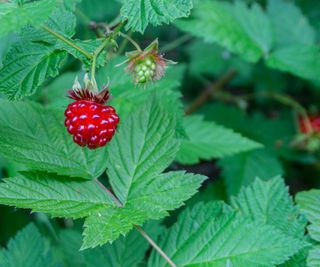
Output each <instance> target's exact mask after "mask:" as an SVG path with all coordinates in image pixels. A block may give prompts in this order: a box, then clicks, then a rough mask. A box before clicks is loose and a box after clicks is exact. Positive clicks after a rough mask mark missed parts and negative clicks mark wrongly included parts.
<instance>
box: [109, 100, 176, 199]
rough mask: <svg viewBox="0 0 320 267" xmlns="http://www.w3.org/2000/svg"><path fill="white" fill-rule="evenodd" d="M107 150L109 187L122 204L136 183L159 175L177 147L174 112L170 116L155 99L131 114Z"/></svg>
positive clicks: (169, 161)
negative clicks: (110, 186)
mask: <svg viewBox="0 0 320 267" xmlns="http://www.w3.org/2000/svg"><path fill="white" fill-rule="evenodd" d="M123 125H125V126H124V127H123V128H122V129H120V130H119V132H118V134H117V136H115V138H114V139H113V141H112V142H111V143H110V146H109V149H108V166H109V168H108V170H107V174H108V176H109V177H110V183H111V185H112V188H113V190H114V192H115V194H116V195H117V197H118V198H119V200H120V201H121V203H123V204H125V203H126V201H127V200H130V193H131V191H132V190H134V187H135V186H136V185H139V183H141V182H143V181H144V180H145V179H146V178H152V177H155V176H157V175H159V174H160V173H161V172H162V171H164V170H165V168H167V167H168V165H169V164H170V163H171V162H172V161H173V160H174V157H175V154H176V152H177V151H178V149H179V141H178V140H177V139H176V136H175V126H176V120H175V114H173V115H171V116H170V115H169V114H168V113H167V112H165V111H164V110H163V109H162V108H160V107H159V106H158V105H157V104H156V103H155V101H151V103H149V104H147V105H146V106H144V107H143V109H139V110H138V111H137V112H135V113H134V114H132V115H131V116H130V117H129V118H128V119H127V120H126V123H125V124H123Z"/></svg>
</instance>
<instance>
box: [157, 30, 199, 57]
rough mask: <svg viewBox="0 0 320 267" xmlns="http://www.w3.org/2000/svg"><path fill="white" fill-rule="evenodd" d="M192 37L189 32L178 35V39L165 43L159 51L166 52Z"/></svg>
mask: <svg viewBox="0 0 320 267" xmlns="http://www.w3.org/2000/svg"><path fill="white" fill-rule="evenodd" d="M192 38H193V37H192V36H191V35H189V34H186V35H182V36H181V37H179V38H178V39H175V40H174V41H173V42H171V43H168V44H167V45H165V46H163V47H162V49H161V52H163V53H164V52H168V51H170V50H173V49H175V48H177V47H179V46H180V45H182V44H184V43H186V42H188V41H190V40H191V39H192Z"/></svg>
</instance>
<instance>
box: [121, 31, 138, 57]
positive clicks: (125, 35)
mask: <svg viewBox="0 0 320 267" xmlns="http://www.w3.org/2000/svg"><path fill="white" fill-rule="evenodd" d="M119 35H120V36H121V37H123V38H125V39H126V40H128V41H129V42H130V43H131V44H132V45H133V46H134V47H135V48H136V49H137V50H138V51H139V52H141V51H142V49H141V47H140V46H139V45H138V43H137V42H136V41H135V40H133V39H132V38H131V37H130V36H129V35H127V34H125V33H123V32H119Z"/></svg>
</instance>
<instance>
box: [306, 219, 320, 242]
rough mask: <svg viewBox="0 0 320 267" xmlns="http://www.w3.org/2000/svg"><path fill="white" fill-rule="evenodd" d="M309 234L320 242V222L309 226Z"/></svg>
mask: <svg viewBox="0 0 320 267" xmlns="http://www.w3.org/2000/svg"><path fill="white" fill-rule="evenodd" d="M308 232H309V234H310V236H311V238H312V239H314V240H317V241H319V242H320V220H318V221H316V222H315V223H313V224H311V225H309V226H308Z"/></svg>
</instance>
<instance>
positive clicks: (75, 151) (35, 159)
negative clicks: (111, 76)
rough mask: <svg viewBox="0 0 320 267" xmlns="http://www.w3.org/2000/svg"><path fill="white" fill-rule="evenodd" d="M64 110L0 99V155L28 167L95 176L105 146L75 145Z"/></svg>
mask: <svg viewBox="0 0 320 267" xmlns="http://www.w3.org/2000/svg"><path fill="white" fill-rule="evenodd" d="M63 117H64V116H63V110H60V109H59V110H53V109H45V108H43V107H42V106H40V105H39V104H35V103H28V102H25V103H23V102H14V103H12V102H9V101H6V100H1V101H0V154H1V155H3V156H4V157H5V158H7V159H10V160H13V161H14V162H16V163H20V164H23V165H24V166H26V168H27V169H32V170H40V171H48V172H55V173H58V174H61V175H69V176H73V177H82V178H86V179H94V178H97V177H99V176H100V175H101V174H102V172H103V171H104V170H105V168H106V153H105V148H102V149H98V150H96V151H92V150H88V149H86V148H82V147H79V146H78V145H76V144H75V143H74V142H73V140H72V137H71V136H70V134H69V133H68V132H67V130H66V128H65V126H64V124H63V120H64V118H63Z"/></svg>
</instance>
